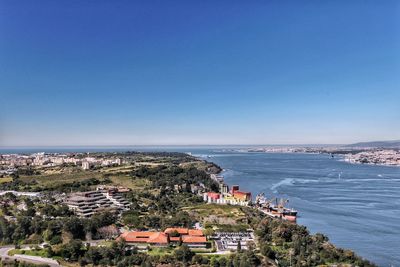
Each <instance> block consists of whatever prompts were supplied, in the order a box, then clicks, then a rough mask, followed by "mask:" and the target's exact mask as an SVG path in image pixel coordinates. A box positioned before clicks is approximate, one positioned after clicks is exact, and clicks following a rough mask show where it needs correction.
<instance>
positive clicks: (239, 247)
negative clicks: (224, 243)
mask: <svg viewBox="0 0 400 267" xmlns="http://www.w3.org/2000/svg"><path fill="white" fill-rule="evenodd" d="M241 250H242V244H241V243H240V241H238V243H237V248H236V251H237V252H240V251H241Z"/></svg>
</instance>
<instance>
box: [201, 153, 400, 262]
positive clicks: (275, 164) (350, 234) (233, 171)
mask: <svg viewBox="0 0 400 267" xmlns="http://www.w3.org/2000/svg"><path fill="white" fill-rule="evenodd" d="M208 155H210V157H207V159H208V160H210V161H213V162H215V163H217V164H218V165H220V166H221V167H222V168H224V169H225V171H224V173H223V175H224V176H225V181H226V182H227V183H228V184H231V185H232V184H239V185H240V186H241V188H243V189H244V190H249V191H251V192H252V193H253V197H254V196H255V195H256V194H258V193H261V192H263V193H266V195H267V196H283V197H287V198H289V199H290V206H291V207H294V208H295V209H297V210H298V211H299V215H300V217H299V219H298V223H299V224H303V225H306V226H307V227H308V229H310V231H311V232H312V233H316V232H321V233H324V234H326V235H327V236H328V237H329V239H330V240H331V242H333V243H334V244H336V245H338V246H340V247H343V248H349V249H352V250H354V251H356V252H357V253H358V254H359V255H361V256H363V257H365V258H367V259H369V260H371V261H373V262H375V263H376V264H378V265H379V266H391V265H393V266H400V168H398V167H384V166H370V165H353V164H349V163H346V162H343V161H341V160H339V159H332V158H331V157H330V156H329V155H318V154H294V153H292V154H281V153H237V152H218V151H215V150H214V151H212V152H210V153H209V154H208ZM202 156H204V155H202Z"/></svg>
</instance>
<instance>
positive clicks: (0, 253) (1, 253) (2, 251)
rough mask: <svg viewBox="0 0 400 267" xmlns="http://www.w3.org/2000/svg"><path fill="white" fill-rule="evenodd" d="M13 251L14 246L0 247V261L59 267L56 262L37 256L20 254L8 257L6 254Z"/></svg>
mask: <svg viewBox="0 0 400 267" xmlns="http://www.w3.org/2000/svg"><path fill="white" fill-rule="evenodd" d="M23 247H29V246H23ZM12 249H14V246H2V247H0V257H1V259H3V260H5V259H7V260H9V261H14V260H18V261H24V262H29V263H34V264H47V265H48V266H50V267H59V266H61V265H60V264H59V263H58V262H57V261H56V260H53V259H49V258H42V257H38V256H29V255H21V254H15V255H14V256H8V252H9V251H10V250H12Z"/></svg>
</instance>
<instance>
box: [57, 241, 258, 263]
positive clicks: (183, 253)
mask: <svg viewBox="0 0 400 267" xmlns="http://www.w3.org/2000/svg"><path fill="white" fill-rule="evenodd" d="M149 249H150V250H151V248H149ZM50 253H51V255H53V256H61V257H63V258H64V259H66V260H68V261H71V262H79V264H80V265H81V266H86V265H94V266H96V265H101V266H118V267H120V266H121V267H122V266H157V265H162V264H168V265H169V266H213V267H249V266H260V264H261V259H260V258H259V257H258V256H257V254H256V253H255V252H254V250H246V251H242V250H240V251H237V252H236V253H233V254H230V255H229V256H211V257H208V256H203V255H200V254H195V253H194V252H193V251H191V250H190V249H189V248H188V247H187V246H186V245H181V246H179V247H177V248H176V249H175V250H174V251H173V253H171V254H161V255H149V254H146V253H142V252H138V250H137V249H136V248H135V247H131V246H126V244H125V242H124V241H123V240H121V241H118V242H113V243H112V244H111V245H110V246H108V247H105V246H103V247H93V246H86V245H84V244H83V243H82V242H81V241H77V240H72V241H70V242H69V243H66V244H63V245H60V246H58V247H56V248H55V249H54V250H51V252H50Z"/></svg>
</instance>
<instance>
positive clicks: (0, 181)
mask: <svg viewBox="0 0 400 267" xmlns="http://www.w3.org/2000/svg"><path fill="white" fill-rule="evenodd" d="M12 180H13V178H12V177H9V176H8V177H4V178H0V184H2V183H9V182H12Z"/></svg>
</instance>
